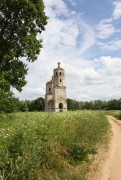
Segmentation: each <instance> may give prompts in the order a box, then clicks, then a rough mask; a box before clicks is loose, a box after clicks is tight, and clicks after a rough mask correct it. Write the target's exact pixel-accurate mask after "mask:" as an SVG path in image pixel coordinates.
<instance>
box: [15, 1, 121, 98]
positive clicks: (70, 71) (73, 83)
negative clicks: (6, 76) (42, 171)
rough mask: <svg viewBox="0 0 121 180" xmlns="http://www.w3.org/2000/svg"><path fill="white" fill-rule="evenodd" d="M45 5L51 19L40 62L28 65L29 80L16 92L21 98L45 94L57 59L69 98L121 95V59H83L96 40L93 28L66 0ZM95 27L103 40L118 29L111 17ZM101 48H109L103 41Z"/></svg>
mask: <svg viewBox="0 0 121 180" xmlns="http://www.w3.org/2000/svg"><path fill="white" fill-rule="evenodd" d="M45 6H46V9H45V10H46V14H47V16H49V20H48V24H47V26H46V31H45V32H44V33H43V34H42V36H43V49H42V50H41V53H40V55H39V56H38V61H36V62H34V63H32V64H29V65H28V68H29V71H28V76H27V82H28V83H27V85H26V86H25V87H24V88H23V91H22V93H18V92H15V93H16V95H17V96H18V97H20V99H35V98H37V97H40V96H42V97H44V94H45V84H46V82H47V81H49V80H50V79H51V76H52V75H53V69H54V68H56V67H57V62H58V61H60V62H61V66H62V67H63V68H64V69H65V71H66V85H67V97H68V98H74V99H78V100H94V99H108V98H109V95H110V96H112V95H113V94H114V92H116V96H114V97H117V94H118V95H121V92H120V91H119V87H118V86H117V84H118V83H119V82H118V80H119V79H121V75H120V69H121V63H120V62H121V58H112V57H110V56H101V57H97V58H96V59H94V58H92V59H90V60H89V59H86V58H84V53H85V54H87V52H88V50H89V48H91V47H93V46H94V44H95V43H96V34H95V32H94V28H93V27H92V26H91V25H89V24H88V23H86V22H85V21H84V20H83V19H82V17H81V16H80V14H79V15H78V14H77V13H76V12H72V11H70V10H69V9H68V8H67V6H66V4H65V3H64V1H63V0H55V1H53V0H45ZM96 28H97V30H98V32H99V34H98V35H99V36H98V37H99V38H100V39H105V38H108V36H109V35H110V36H111V35H112V34H113V33H115V31H116V29H115V27H114V26H113V24H112V19H111V18H109V19H106V20H102V21H101V22H100V23H99V24H98V25H97V26H96ZM111 43H112V44H113V45H111ZM120 43H121V42H120V41H119V40H118V39H115V41H113V42H111V41H110V43H108V44H107V48H110V49H111V48H112V49H113V48H114V46H115V48H119V47H120ZM100 47H101V48H102V47H104V48H105V49H106V44H101V43H100ZM112 82H113V83H112ZM104 92H105V93H104Z"/></svg>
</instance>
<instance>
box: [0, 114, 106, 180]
mask: <svg viewBox="0 0 121 180" xmlns="http://www.w3.org/2000/svg"><path fill="white" fill-rule="evenodd" d="M108 130H109V124H108V121H107V120H106V117H105V115H104V113H103V112H101V111H73V112H72V111H70V112H66V113H44V112H32V113H30V112H29V113H14V114H8V115H5V114H1V115H0V132H1V133H0V176H1V178H2V179H6V180H13V179H14V180H17V179H18V180H19V179H20V180H22V179H26V180H27V179H30V180H31V179H36V180H39V179H42V180H59V179H66V180H81V179H82V180H84V179H85V175H86V173H87V172H88V170H89V165H90V162H91V160H90V158H89V157H90V155H91V154H95V153H96V151H97V148H98V145H99V144H100V143H104V141H105V142H106V140H107V138H108V132H109V131H108Z"/></svg>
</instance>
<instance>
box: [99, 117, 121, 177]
mask: <svg viewBox="0 0 121 180" xmlns="http://www.w3.org/2000/svg"><path fill="white" fill-rule="evenodd" d="M107 119H108V121H109V123H110V124H111V128H112V129H111V140H110V145H109V150H108V154H107V156H106V158H105V161H104V162H103V163H102V165H101V167H102V168H101V169H100V170H99V171H100V172H99V173H98V177H96V179H98V180H121V121H119V120H116V118H114V117H112V116H107Z"/></svg>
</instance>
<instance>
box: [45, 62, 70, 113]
mask: <svg viewBox="0 0 121 180" xmlns="http://www.w3.org/2000/svg"><path fill="white" fill-rule="evenodd" d="M45 111H46V112H62V111H67V99H66V86H65V70H64V69H62V68H61V67H60V62H58V67H57V68H56V69H54V71H53V76H52V80H51V81H49V82H47V83H46V94H45Z"/></svg>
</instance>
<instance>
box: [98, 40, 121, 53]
mask: <svg viewBox="0 0 121 180" xmlns="http://www.w3.org/2000/svg"><path fill="white" fill-rule="evenodd" d="M100 47H101V48H102V49H105V50H112V51H116V50H120V49H121V39H114V40H112V41H109V42H106V43H100Z"/></svg>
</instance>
